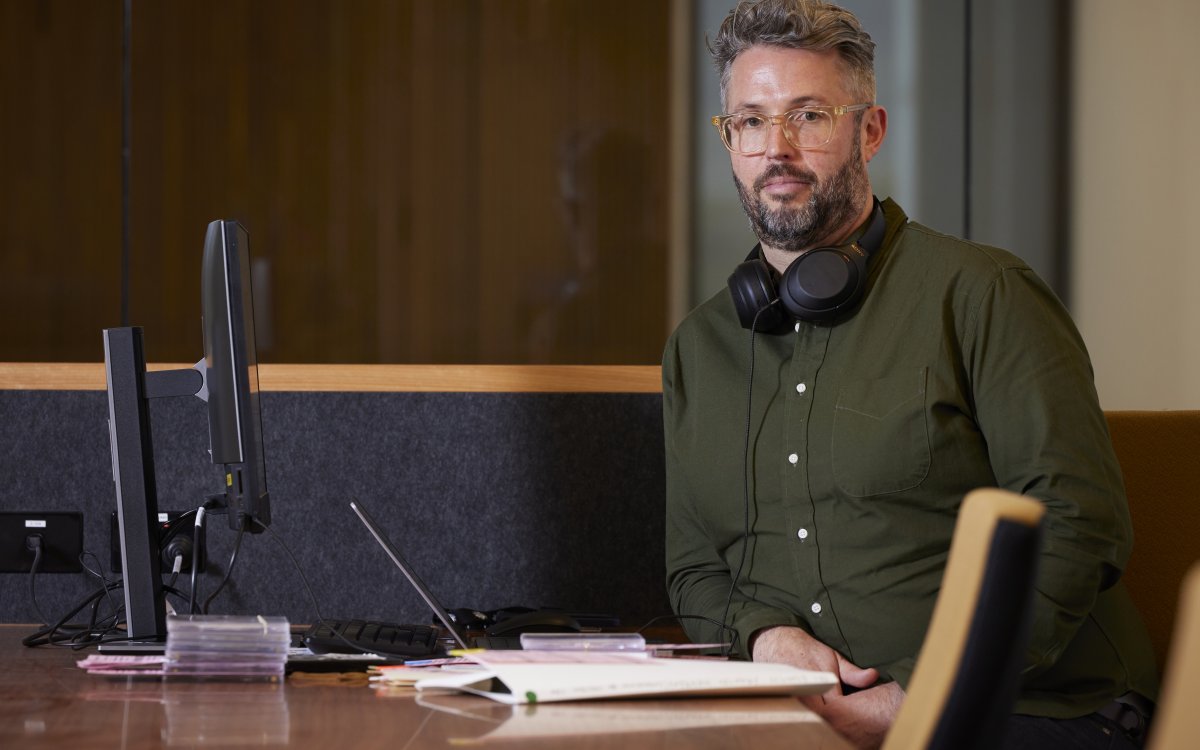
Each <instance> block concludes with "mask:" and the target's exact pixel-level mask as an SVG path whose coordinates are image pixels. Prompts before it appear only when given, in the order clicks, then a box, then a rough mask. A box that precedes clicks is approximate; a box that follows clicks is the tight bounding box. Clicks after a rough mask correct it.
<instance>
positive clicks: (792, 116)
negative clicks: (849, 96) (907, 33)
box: [712, 103, 875, 156]
mask: <svg viewBox="0 0 1200 750" xmlns="http://www.w3.org/2000/svg"><path fill="white" fill-rule="evenodd" d="M873 106H875V105H874V104H873V103H864V104H839V105H837V106H820V107H797V108H796V109H791V110H788V111H787V112H784V113H783V114H781V115H767V114H763V113H762V112H753V111H749V112H732V113H730V114H727V115H716V116H714V117H713V118H712V124H713V127H715V128H716V129H717V133H718V134H719V135H720V136H721V143H723V144H725V148H727V149H729V150H730V151H731V152H733V153H735V154H740V155H741V156H757V155H758V154H761V153H765V152H766V150H767V143H768V141H769V138H770V133H771V126H773V125H778V126H779V127H781V128H783V137H784V138H785V139H787V142H788V143H790V144H791V145H792V146H793V147H794V148H797V149H799V150H801V151H809V150H812V149H817V148H821V147H822V146H824V145H825V144H827V143H829V141H830V140H832V139H833V129H834V128H835V127H836V126H837V121H838V119H839V118H840V117H841V116H842V115H844V114H848V113H850V112H859V111H861V110H864V109H870V108H871V107H873ZM804 116H816V117H817V118H818V119H817V120H815V121H807V122H803V123H802V122H801V121H800V119H799V118H800V117H804ZM752 117H757V118H760V119H762V120H764V121H765V122H766V123H767V127H765V128H762V129H761V130H759V131H758V132H759V133H761V134H762V144H761V147H760V146H757V145H755V146H751V147H749V148H745V149H743V148H740V144H741V139H742V136H741V135H737V133H740V128H738V125H739V123H742V122H744V121H745V120H746V119H747V118H752ZM801 124H803V125H816V127H815V128H806V130H807V132H806V134H805V136H804V140H801V137H800V135H799V126H800V125H801ZM735 143H736V144H737V146H735Z"/></svg>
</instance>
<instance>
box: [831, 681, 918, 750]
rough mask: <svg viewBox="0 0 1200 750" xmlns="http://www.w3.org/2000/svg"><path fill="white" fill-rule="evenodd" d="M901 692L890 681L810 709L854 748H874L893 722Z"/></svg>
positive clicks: (898, 707)
mask: <svg viewBox="0 0 1200 750" xmlns="http://www.w3.org/2000/svg"><path fill="white" fill-rule="evenodd" d="M903 701H904V691H903V690H901V689H900V686H899V685H897V684H896V683H894V682H887V683H884V684H882V685H877V686H876V687H873V688H870V689H868V690H861V691H859V692H857V693H852V694H850V695H846V696H843V697H841V698H838V699H837V700H832V701H829V702H828V703H826V704H825V705H823V706H817V707H815V708H814V709H813V710H814V711H816V712H817V713H818V714H820V715H821V718H823V719H825V721H827V722H828V723H829V725H830V726H831V727H833V728H834V729H836V730H837V732H838V733H839V734H841V735H842V736H843V737H845V738H846V739H848V740H849V741H850V742H851V743H852V744H853V745H854V746H855V747H857V748H862V749H863V750H874V749H875V748H878V747H879V746H880V745H882V744H883V740H884V738H885V737H887V733H888V730H889V729H891V727H892V724H893V723H894V722H895V721H896V714H897V713H898V712H899V711H900V704H901V703H902V702H903Z"/></svg>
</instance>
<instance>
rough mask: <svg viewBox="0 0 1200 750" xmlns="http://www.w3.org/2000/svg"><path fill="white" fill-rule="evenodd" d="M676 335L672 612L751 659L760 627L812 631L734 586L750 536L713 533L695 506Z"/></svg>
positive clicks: (669, 410) (672, 353) (669, 553)
mask: <svg viewBox="0 0 1200 750" xmlns="http://www.w3.org/2000/svg"><path fill="white" fill-rule="evenodd" d="M678 338H679V334H678V333H677V334H676V335H675V336H672V338H671V339H670V341H669V342H668V344H667V348H666V352H665V354H664V356H663V368H662V372H663V429H664V442H665V448H666V484H667V502H666V512H667V518H666V567H667V589H668V592H669V595H670V599H671V606H672V609H674V611H675V613H676V615H678V616H679V617H680V619H681V624H682V625H683V627H684V630H685V631H686V632H687V634H688V637H689V638H691V639H692V641H693V642H699V643H714V642H719V643H725V642H728V641H729V640H730V638H731V637H733V638H734V642H733V646H734V649H733V650H734V651H735V652H736V653H738V654H739V655H741V656H743V657H745V658H750V653H749V648H748V646H749V640H750V638H751V637H752V636H753V634H754V633H755V632H756V631H758V630H761V629H763V628H766V627H772V626H775V625H793V626H797V627H803V628H805V629H806V630H808V628H807V626H805V625H804V623H803V621H802V620H801V619H800V618H799V617H797V616H796V615H795V614H794V613H792V612H789V611H787V610H784V609H779V608H775V607H771V606H768V605H765V604H762V603H760V602H756V601H754V600H753V599H750V598H748V597H746V596H744V595H743V594H742V593H741V592H740V591H738V590H736V589H734V587H733V586H732V582H733V571H732V570H731V563H730V562H729V560H733V561H735V562H734V563H733V564H736V561H737V560H738V559H739V556H740V555H741V549H742V545H743V544H744V542H745V540H744V539H737V540H733V541H732V542H730V541H729V540H719V539H717V538H715V536H714V534H713V533H712V531H711V527H710V525H709V524H706V523H705V522H704V520H703V519H702V518H701V517H700V515H699V514H698V513H697V512H696V510H695V504H694V497H693V495H692V491H691V489H690V483H691V481H692V480H693V478H694V477H696V476H698V475H699V472H696V471H689V470H688V467H689V465H690V462H692V461H694V459H693V458H692V455H691V454H692V451H691V450H690V449H689V447H688V446H689V443H690V442H691V441H692V440H693V439H695V436H694V435H693V433H692V431H691V430H690V428H689V424H688V423H689V415H688V389H687V385H686V383H685V377H684V372H685V369H686V368H685V367H684V362H683V360H684V359H685V355H684V354H682V353H681V352H680V349H679V340H678ZM730 512H731V513H740V512H741V510H740V507H738V508H731V509H730ZM723 624H724V625H725V626H726V627H728V630H726V629H724V628H723V627H722V625H723ZM734 634H736V636H735V635H734Z"/></svg>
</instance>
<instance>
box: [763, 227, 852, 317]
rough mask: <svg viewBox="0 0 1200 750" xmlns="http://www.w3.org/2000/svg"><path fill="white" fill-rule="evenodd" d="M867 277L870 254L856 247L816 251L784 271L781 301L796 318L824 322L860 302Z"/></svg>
mask: <svg viewBox="0 0 1200 750" xmlns="http://www.w3.org/2000/svg"><path fill="white" fill-rule="evenodd" d="M866 277H867V258H866V254H865V253H863V252H861V251H857V248H855V247H854V246H850V249H849V251H847V250H846V249H843V248H840V247H819V248H815V249H813V250H810V251H809V252H807V253H805V254H803V255H801V256H800V257H799V258H796V259H795V260H794V261H792V262H791V264H790V265H789V266H788V267H787V268H786V269H785V270H784V272H783V278H782V279H781V280H780V282H779V300H780V303H781V304H782V306H783V309H784V310H786V311H787V313H788V314H789V315H791V316H792V317H793V318H796V319H797V320H807V321H811V322H816V323H823V322H826V321H829V320H832V319H833V318H834V317H835V316H836V315H837V314H838V313H840V312H842V311H844V310H846V309H848V308H850V307H852V306H854V304H856V303H857V302H858V299H859V298H860V297H861V296H862V292H863V283H864V281H865V280H866Z"/></svg>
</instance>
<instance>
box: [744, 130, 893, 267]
mask: <svg viewBox="0 0 1200 750" xmlns="http://www.w3.org/2000/svg"><path fill="white" fill-rule="evenodd" d="M781 176H788V177H795V178H796V179H800V180H804V181H805V182H807V183H808V184H809V185H811V186H812V194H811V195H810V196H809V198H808V200H807V201H805V203H804V204H803V205H801V206H798V207H795V208H789V207H787V206H781V207H778V208H774V207H772V206H771V205H769V204H768V202H767V201H766V200H764V199H763V198H761V197H760V196H761V195H762V190H763V188H764V187H765V186H766V183H767V180H770V179H773V178H775V177H781ZM733 181H734V183H735V184H736V185H737V191H738V197H739V198H741V200H742V209H743V210H744V211H745V212H746V216H747V217H748V218H749V219H750V229H751V231H753V232H754V235H755V236H756V237H758V240H759V242H761V243H763V244H764V245H767V246H769V247H773V248H775V249H777V250H786V251H790V252H799V251H801V250H804V249H807V248H810V247H813V246H815V245H816V244H817V243H818V242H821V241H823V240H825V241H827V240H828V239H829V236H830V235H831V234H832V233H833V232H834V231H836V230H838V229H839V228H841V227H844V226H845V225H846V224H847V223H849V222H851V221H853V220H854V219H855V218H856V217H857V216H858V214H859V212H860V211H861V210H862V206H863V201H864V200H865V199H866V195H867V194H868V193H869V192H870V182H869V180H868V179H867V169H866V166H865V165H864V164H863V163H862V148H861V147H860V146H859V143H858V140H857V139H856V140H855V141H854V147H853V150H852V151H851V153H850V157H849V158H848V159H846V161H845V162H844V163H843V164H842V166H841V167H839V168H838V170H837V171H836V172H834V173H833V174H832V175H830V176H829V178H828V179H826V180H824V181H821V180H819V179H818V178H817V175H816V173H815V172H812V171H811V170H807V169H802V168H800V167H797V166H794V165H792V164H787V163H784V162H775V163H774V164H772V165H771V166H770V167H768V168H767V170H766V171H765V172H763V173H762V174H761V175H759V176H758V177H757V178H756V179H755V180H754V190H753V192H751V191H750V190H747V189H746V186H745V184H743V183H742V181H741V180H739V179H738V177H737V175H736V174H735V175H734V176H733Z"/></svg>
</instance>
